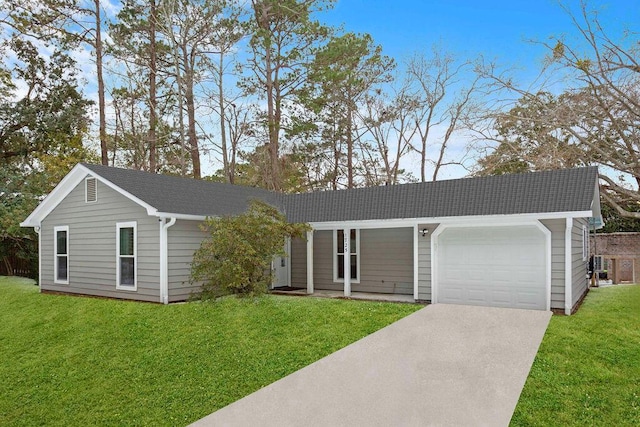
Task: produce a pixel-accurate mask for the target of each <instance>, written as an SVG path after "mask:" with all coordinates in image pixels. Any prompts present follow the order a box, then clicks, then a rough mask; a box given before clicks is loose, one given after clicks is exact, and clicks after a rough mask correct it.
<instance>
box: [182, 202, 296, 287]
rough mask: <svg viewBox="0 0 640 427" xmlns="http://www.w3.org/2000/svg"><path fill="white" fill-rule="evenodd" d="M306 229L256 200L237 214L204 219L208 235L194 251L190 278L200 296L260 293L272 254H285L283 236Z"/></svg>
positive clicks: (266, 283)
mask: <svg viewBox="0 0 640 427" xmlns="http://www.w3.org/2000/svg"><path fill="white" fill-rule="evenodd" d="M308 229H309V226H308V225H307V224H289V223H288V222H287V220H286V218H285V216H284V215H283V214H282V213H281V212H280V211H278V209H277V208H275V207H273V206H271V205H269V204H267V203H265V202H262V201H259V200H252V201H251V202H250V205H249V208H248V210H247V211H246V212H245V213H243V214H241V215H236V216H226V217H220V218H208V219H207V220H206V221H205V223H204V225H203V230H205V231H206V232H208V233H209V237H208V238H207V239H205V240H203V242H202V244H201V245H200V248H199V249H198V250H197V251H196V252H195V254H194V257H193V263H192V267H191V279H192V280H193V281H194V282H202V297H203V298H215V297H218V296H220V295H223V294H229V293H231V294H240V295H256V294H260V293H264V292H266V290H267V289H268V286H269V285H270V284H271V282H272V273H271V261H272V260H273V257H274V256H276V255H280V256H284V255H285V253H284V242H285V239H286V238H288V237H302V236H303V235H304V233H305V232H306V231H307V230H308Z"/></svg>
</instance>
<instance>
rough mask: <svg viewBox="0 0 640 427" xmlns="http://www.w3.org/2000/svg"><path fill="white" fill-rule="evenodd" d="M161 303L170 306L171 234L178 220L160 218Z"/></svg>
mask: <svg viewBox="0 0 640 427" xmlns="http://www.w3.org/2000/svg"><path fill="white" fill-rule="evenodd" d="M159 221H160V302H161V303H162V304H169V233H168V229H169V227H171V226H172V225H173V224H175V223H176V218H170V219H169V222H167V218H160V219H159Z"/></svg>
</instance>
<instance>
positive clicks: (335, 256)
mask: <svg viewBox="0 0 640 427" xmlns="http://www.w3.org/2000/svg"><path fill="white" fill-rule="evenodd" d="M340 230H344V229H343V228H340ZM352 230H353V228H352ZM355 231H356V252H355V255H356V269H357V270H358V271H357V273H358V274H357V275H356V278H355V279H351V283H360V229H359V228H356V229H355ZM351 255H354V254H352V253H351V252H350V253H349V256H351ZM331 256H332V258H333V281H334V283H344V278H343V279H340V278H339V277H338V229H334V230H333V253H332V255H331ZM345 274H346V272H345Z"/></svg>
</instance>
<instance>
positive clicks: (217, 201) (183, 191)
mask: <svg viewBox="0 0 640 427" xmlns="http://www.w3.org/2000/svg"><path fill="white" fill-rule="evenodd" d="M83 165H84V166H85V167H87V168H88V169H90V170H92V171H93V172H95V173H96V174H98V175H99V176H101V177H103V178H105V179H106V180H108V181H110V182H112V183H113V184H115V185H117V186H118V187H120V188H122V189H123V190H125V191H127V192H128V193H130V194H132V195H134V196H136V197H137V198H138V199H140V200H142V201H144V202H146V203H147V204H149V205H151V206H153V207H154V208H156V209H158V211H159V212H167V213H174V214H187V215H203V216H205V215H206V216H223V215H235V214H239V213H242V212H244V211H245V210H246V208H247V204H248V202H249V200H251V199H261V200H264V201H266V202H267V203H270V204H272V205H276V206H279V204H278V198H279V195H278V194H276V193H273V192H270V191H267V190H262V189H260V188H253V187H244V186H240V185H230V184H223V183H219V182H211V181H203V180H199V179H191V178H180V177H175V176H169V175H158V174H152V173H148V172H142V171H136V170H131V169H119V168H112V167H108V166H102V165H89V164H83Z"/></svg>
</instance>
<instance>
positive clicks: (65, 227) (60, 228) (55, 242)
mask: <svg viewBox="0 0 640 427" xmlns="http://www.w3.org/2000/svg"><path fill="white" fill-rule="evenodd" d="M58 231H66V232H67V280H59V279H58ZM69 240H70V239H69V226H68V225H59V226H56V227H53V283H56V284H58V285H68V284H69V256H70V254H69V252H70V251H69V246H70V245H69Z"/></svg>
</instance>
